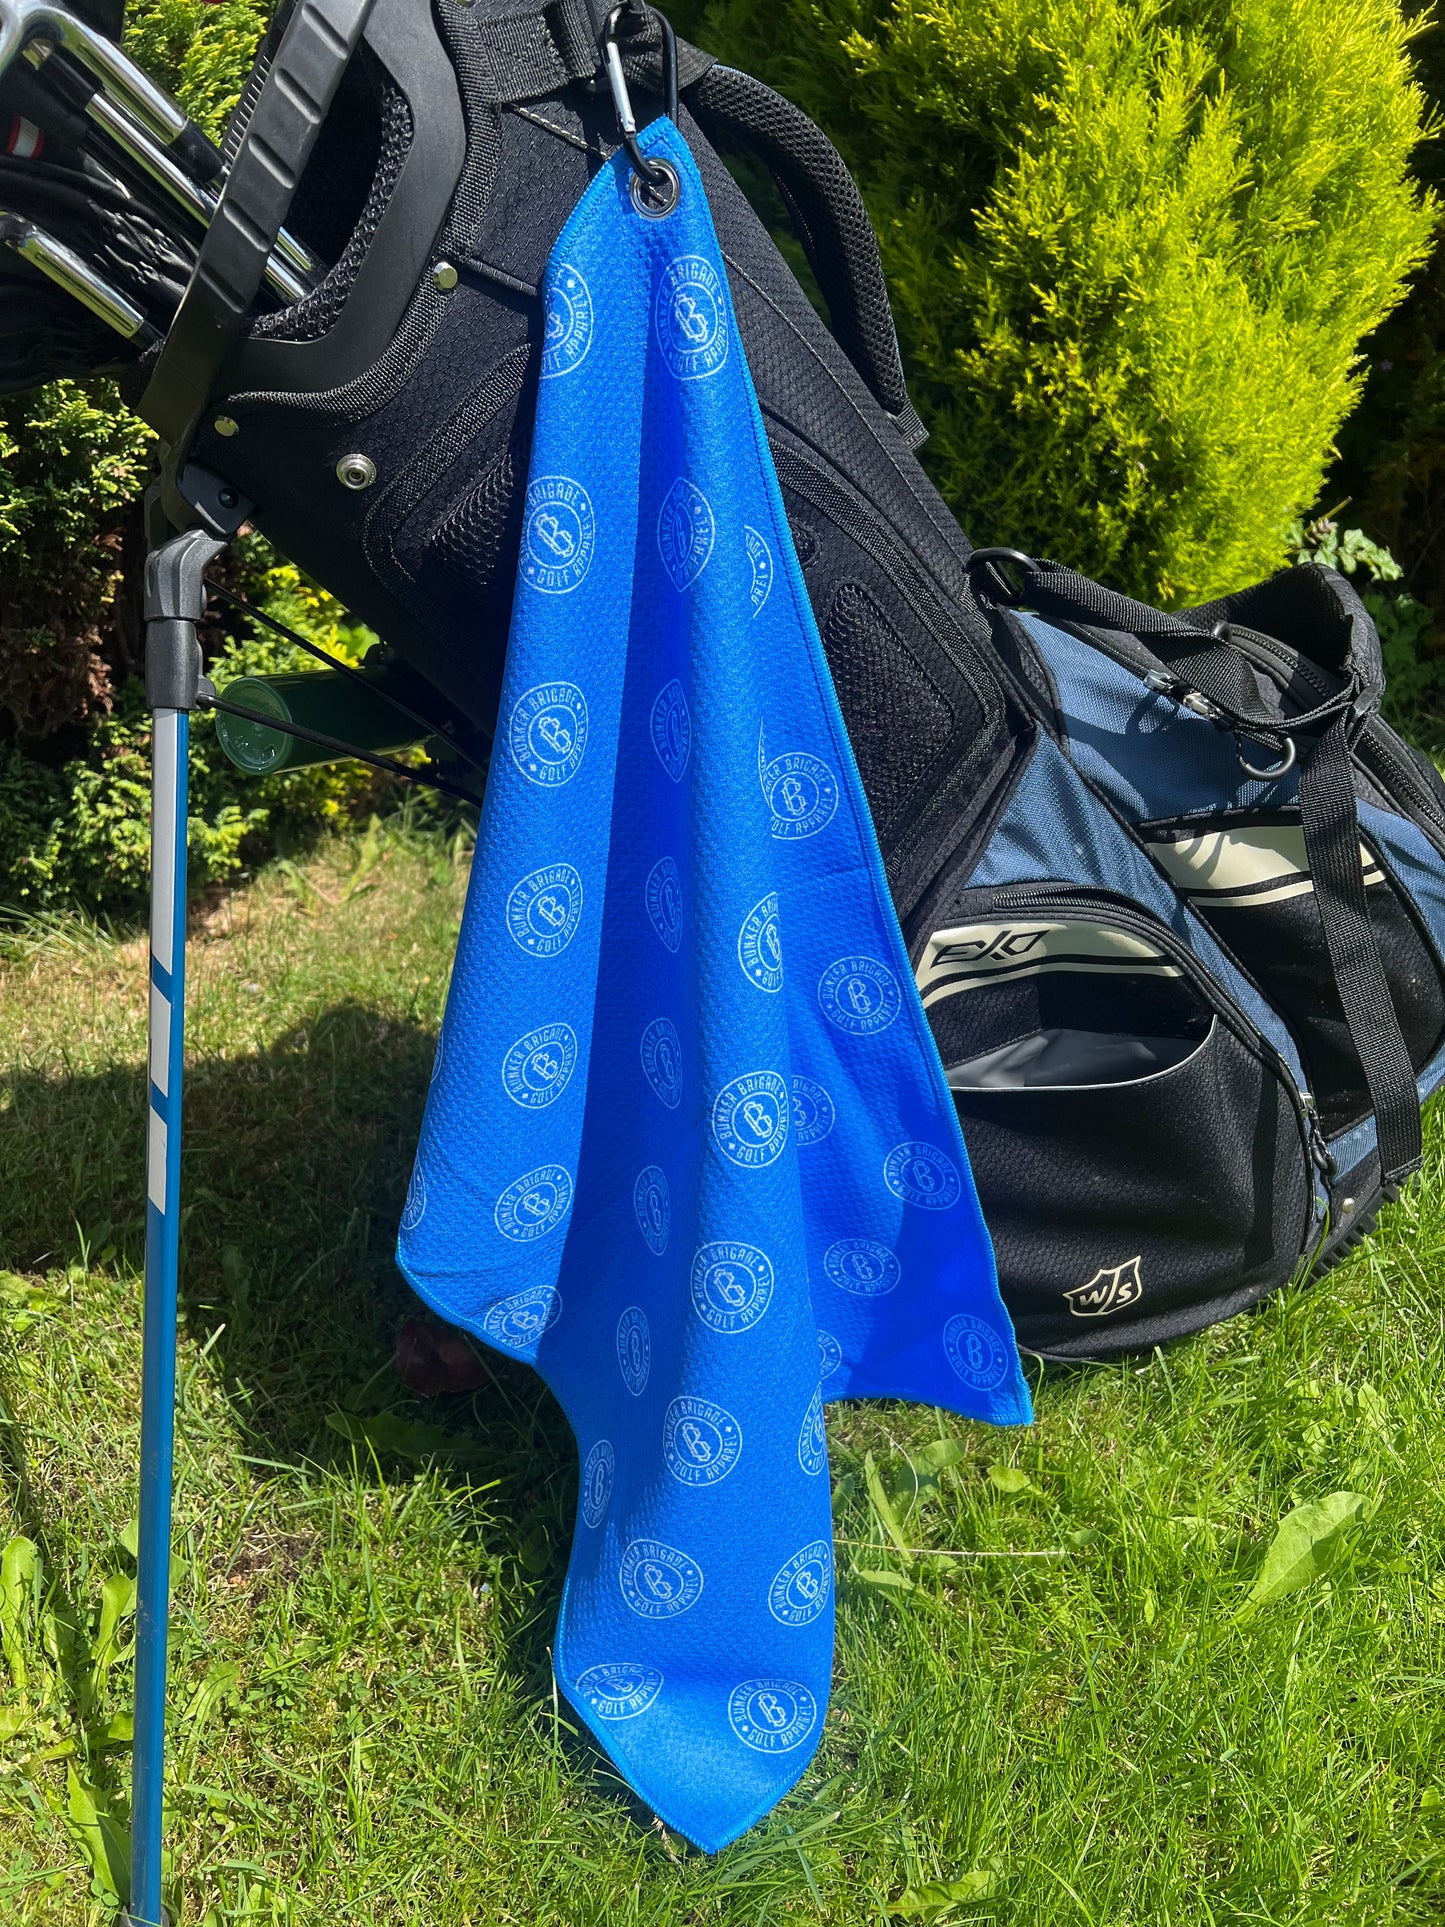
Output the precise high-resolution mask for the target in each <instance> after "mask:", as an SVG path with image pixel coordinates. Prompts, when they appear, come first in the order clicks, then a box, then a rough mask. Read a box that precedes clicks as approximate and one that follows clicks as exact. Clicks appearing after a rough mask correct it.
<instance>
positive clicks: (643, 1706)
mask: <svg viewBox="0 0 1445 1927" xmlns="http://www.w3.org/2000/svg"><path fill="white" fill-rule="evenodd" d="M572 1691H573V1692H574V1693H575V1694H576V1695H577V1697H578V1699H580V1700H585V1701H586V1702H587V1704H588V1705H589V1706H590V1707H591V1708H592V1711H593V1712H594V1713H595V1714H596V1715H597V1717H598V1719H599V1720H634V1719H636V1718H637V1715H638V1714H639V1713H645V1712H646V1711H647V1709H648V1707H649V1706H651V1704H652V1702H653V1701H654V1700H655V1699H656V1698H657V1696H658V1694H659V1693H660V1692H661V1691H662V1674H661V1673H659V1672H658V1670H657V1668H656V1667H655V1666H637V1665H634V1664H633V1663H632V1662H631V1661H630V1660H622V1661H617V1660H614V1661H613V1662H612V1663H611V1664H610V1665H605V1666H589V1667H588V1668H587V1671H586V1672H585V1673H579V1674H578V1676H577V1683H576V1685H575V1686H574V1687H573V1688H572Z"/></svg>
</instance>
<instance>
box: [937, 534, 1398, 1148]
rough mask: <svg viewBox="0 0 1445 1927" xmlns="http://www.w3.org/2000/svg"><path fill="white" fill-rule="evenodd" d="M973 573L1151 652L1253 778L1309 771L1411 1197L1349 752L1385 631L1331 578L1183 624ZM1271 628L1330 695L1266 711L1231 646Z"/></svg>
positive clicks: (1313, 836)
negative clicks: (1237, 635) (1227, 734)
mask: <svg viewBox="0 0 1445 1927" xmlns="http://www.w3.org/2000/svg"><path fill="white" fill-rule="evenodd" d="M1009 568H1014V569H1017V570H1018V572H1019V573H1021V574H1022V577H1023V580H1022V583H1021V584H1020V585H1019V586H1018V587H1014V586H1013V584H1012V583H1011V582H1010V581H1009V579H1008V577H1007V576H1006V575H1005V574H1004V571H1005V570H1006V569H1009ZM970 573H971V575H972V578H973V581H974V584H975V587H976V589H977V590H978V592H979V594H980V595H981V596H982V597H983V598H984V599H985V600H990V599H992V600H993V601H994V602H995V603H996V604H1013V605H1014V606H1022V607H1027V608H1029V609H1032V610H1034V611H1035V612H1037V613H1038V614H1039V615H1041V616H1043V617H1045V618H1046V619H1047V620H1050V621H1055V622H1064V623H1071V624H1076V625H1078V626H1080V627H1082V628H1083V629H1085V630H1086V631H1087V630H1088V629H1090V628H1094V629H1099V630H1102V631H1105V632H1115V633H1122V634H1124V635H1128V636H1134V637H1138V638H1139V639H1140V640H1141V641H1147V643H1148V646H1149V647H1150V648H1151V649H1152V650H1153V651H1154V652H1155V653H1156V654H1157V656H1158V657H1159V660H1160V663H1161V665H1162V668H1163V673H1162V674H1156V675H1155V676H1154V677H1152V678H1151V681H1152V682H1153V683H1154V684H1155V686H1156V687H1158V688H1159V689H1160V691H1161V693H1164V694H1166V695H1168V696H1170V697H1172V698H1173V699H1174V700H1175V701H1179V702H1183V703H1185V704H1187V705H1188V706H1189V707H1191V708H1194V709H1196V710H1197V712H1198V713H1200V714H1202V715H1205V716H1208V717H1209V719H1210V720H1211V721H1213V722H1215V723H1217V724H1218V725H1219V726H1220V727H1221V728H1224V729H1227V730H1229V731H1231V732H1233V734H1234V735H1235V738H1236V741H1237V743H1239V745H1240V762H1241V766H1242V768H1243V769H1245V771H1246V772H1248V773H1256V772H1255V771H1254V768H1253V765H1252V763H1251V761H1250V757H1251V756H1254V755H1257V754H1258V752H1257V751H1255V750H1253V749H1252V748H1251V745H1253V744H1258V743H1263V744H1265V745H1266V746H1267V748H1268V751H1269V752H1270V753H1271V754H1273V755H1275V756H1276V757H1277V758H1278V761H1277V763H1276V764H1275V766H1274V767H1273V768H1272V769H1270V770H1269V771H1267V772H1265V771H1260V772H1258V773H1259V774H1268V775H1271V776H1283V775H1284V774H1285V773H1286V772H1288V771H1289V770H1290V769H1291V768H1292V767H1293V766H1294V764H1295V762H1296V760H1297V759H1298V762H1299V810H1300V824H1301V828H1302V830H1303V832H1304V841H1305V849H1306V851H1307V853H1308V857H1309V865H1310V871H1311V874H1312V876H1313V879H1314V890H1315V895H1316V897H1317V899H1318V902H1319V908H1320V916H1321V920H1322V923H1323V928H1324V937H1325V943H1326V947H1327V950H1328V954H1329V964H1330V970H1331V974H1332V976H1333V978H1334V985H1335V991H1336V994H1337V995H1338V998H1339V1001H1340V1006H1341V1009H1342V1010H1343V1013H1344V1017H1345V1021H1346V1023H1347V1025H1348V1029H1349V1038H1350V1045H1351V1047H1352V1049H1353V1051H1354V1054H1355V1057H1356V1059H1357V1061H1358V1063H1359V1066H1360V1070H1361V1073H1362V1074H1363V1077H1364V1081H1365V1086H1366V1088H1367V1089H1368V1091H1369V1094H1370V1102H1371V1105H1372V1108H1373V1110H1374V1112H1375V1116H1376V1123H1377V1129H1378V1132H1379V1147H1380V1167H1381V1172H1382V1175H1383V1178H1384V1181H1385V1182H1386V1183H1387V1184H1398V1183H1400V1182H1401V1181H1402V1180H1403V1179H1404V1178H1406V1177H1408V1176H1409V1175H1410V1173H1411V1172H1413V1171H1415V1170H1417V1169H1418V1168H1419V1164H1420V1157H1421V1134H1420V1101H1419V1093H1418V1090H1417V1086H1416V1082H1415V1072H1414V1068H1413V1066H1412V1065H1411V1062H1410V1054H1409V1051H1408V1049H1407V1048H1406V1044H1405V1040H1404V1037H1403V1035H1402V1033H1401V1028H1400V1021H1399V1016H1398V1013H1397V1011H1396V1009H1395V1005H1394V1003H1393V1001H1392V999H1391V996H1390V989H1389V984H1388V981H1387V977H1386V972H1385V966H1384V963H1383V961H1382V960H1381V957H1380V950H1379V945H1378V943H1377V941H1376V939H1375V934H1374V931H1373V928H1372V926H1371V922H1370V915H1369V908H1368V904H1367V900H1366V895H1365V880H1364V874H1363V871H1362V868H1361V863H1360V837H1359V825H1358V822H1357V818H1356V810H1355V791H1354V781H1353V776H1352V772H1351V749H1352V745H1353V742H1354V739H1355V737H1356V736H1357V735H1358V733H1359V731H1360V729H1361V727H1362V725H1363V724H1364V722H1365V721H1366V719H1367V718H1368V717H1369V716H1371V715H1372V714H1373V713H1374V712H1375V711H1376V710H1377V709H1378V708H1379V704H1380V698H1381V695H1382V694H1383V690H1384V675H1383V670H1382V667H1381V661H1380V651H1379V643H1378V639H1377V637H1376V635H1375V630H1374V626H1373V624H1372V623H1371V622H1370V620H1369V618H1368V616H1367V614H1366V612H1365V609H1364V606H1363V605H1362V604H1361V603H1360V601H1359V598H1358V597H1357V596H1356V595H1355V593H1354V591H1353V590H1352V589H1351V588H1350V587H1349V584H1348V583H1346V582H1345V581H1344V580H1343V579H1342V578H1341V577H1339V576H1337V575H1335V574H1334V572H1333V571H1330V570H1324V569H1315V568H1301V569H1292V570H1284V571H1281V572H1280V574H1279V575H1277V576H1274V577H1271V578H1270V579H1269V581H1267V582H1264V583H1261V584H1259V585H1257V586H1256V587H1255V588H1253V589H1250V590H1246V591H1243V592H1242V593H1240V594H1238V595H1234V596H1226V597H1223V598H1221V599H1220V600H1219V601H1218V602H1214V603H1211V604H1208V605H1206V606H1204V607H1202V608H1199V609H1193V610H1186V611H1183V612H1182V613H1180V614H1177V615H1172V614H1169V613H1167V612H1165V611H1162V610H1158V609H1153V608H1151V607H1150V606H1149V605H1148V604H1147V603H1143V602H1137V601H1135V600H1134V599H1133V598H1132V597H1131V596H1125V595H1121V594H1119V593H1118V591H1117V590H1114V589H1109V588H1106V587H1104V586H1103V585H1102V584H1100V583H1097V582H1093V581H1091V580H1090V579H1089V578H1088V577H1087V576H1084V575H1081V574H1079V572H1078V571H1077V570H1075V569H1070V568H1067V567H1065V566H1063V565H1061V564H1058V563H1052V562H1034V561H1033V560H1032V559H1031V558H1028V557H1023V556H1019V555H1017V554H1009V553H1008V552H1004V551H998V550H978V551H976V552H975V554H974V555H973V557H972V558H971V559H970ZM1351 605H1353V606H1351ZM1265 614H1268V615H1269V616H1270V617H1271V619H1272V632H1273V633H1274V635H1275V636H1276V637H1277V638H1279V639H1281V640H1289V641H1291V642H1292V643H1293V644H1294V646H1296V647H1299V646H1300V645H1301V644H1302V643H1304V641H1305V640H1306V638H1307V639H1308V642H1309V645H1310V646H1309V647H1308V648H1302V649H1301V653H1303V654H1305V655H1307V656H1308V657H1309V658H1310V659H1312V660H1313V661H1314V662H1316V663H1317V664H1318V666H1319V667H1320V668H1322V669H1325V670H1327V671H1328V672H1329V680H1330V684H1331V687H1330V688H1329V690H1328V692H1327V693H1323V694H1322V695H1321V697H1320V699H1319V700H1317V701H1314V702H1313V703H1309V704H1307V705H1306V706H1304V707H1302V708H1300V709H1298V710H1296V711H1294V712H1292V713H1288V714H1286V713H1284V712H1282V711H1281V710H1280V709H1279V708H1277V707H1276V708H1271V707H1269V706H1267V704H1266V703H1265V701H1264V699H1263V697H1262V694H1261V690H1260V685H1259V682H1258V680H1257V678H1256V676H1255V674H1254V672H1253V670H1252V669H1251V667H1250V663H1249V660H1248V658H1247V657H1246V655H1245V654H1244V653H1243V652H1242V651H1241V650H1240V649H1239V648H1238V647H1236V646H1235V644H1234V642H1233V640H1232V632H1233V631H1234V629H1236V628H1238V629H1239V630H1241V631H1244V630H1246V629H1248V628H1252V625H1251V624H1249V622H1248V621H1247V618H1248V617H1249V616H1254V617H1255V618H1256V620H1258V619H1259V618H1260V616H1261V615H1265ZM1290 631H1293V632H1294V634H1293V636H1290V634H1289V632H1290ZM1282 632H1284V633H1282Z"/></svg>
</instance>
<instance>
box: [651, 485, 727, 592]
mask: <svg viewBox="0 0 1445 1927" xmlns="http://www.w3.org/2000/svg"><path fill="white" fill-rule="evenodd" d="M716 534H717V530H716V528H715V526H714V524H713V519H712V508H711V506H710V505H709V503H708V499H707V497H706V496H705V495H704V494H703V492H702V490H701V489H700V488H696V487H695V486H694V485H693V484H692V483H691V482H690V481H688V479H687V477H686V476H685V475H679V476H678V478H677V480H676V481H675V482H674V483H673V485H672V487H671V488H670V489H669V490H668V491H667V494H666V496H665V497H664V498H663V503H662V507H661V508H660V509H659V510H658V513H657V552H658V554H659V555H660V556H661V557H662V566H663V568H665V569H666V570H667V573H668V574H669V575H670V576H671V577H672V586H673V587H674V588H675V589H676V590H677V591H678V593H679V594H681V592H682V591H683V590H684V589H690V588H691V587H692V585H693V583H694V582H696V581H697V579H698V577H699V576H700V575H701V574H702V572H703V570H704V569H705V568H706V567H707V565H708V560H709V558H710V556H711V555H712V545H713V540H714V537H715V536H716Z"/></svg>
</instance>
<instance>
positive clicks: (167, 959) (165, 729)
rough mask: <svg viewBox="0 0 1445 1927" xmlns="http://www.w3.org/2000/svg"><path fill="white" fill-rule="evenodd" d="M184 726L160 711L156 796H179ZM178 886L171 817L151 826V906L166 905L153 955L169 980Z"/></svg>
mask: <svg viewBox="0 0 1445 1927" xmlns="http://www.w3.org/2000/svg"><path fill="white" fill-rule="evenodd" d="M179 726H180V711H179V710H175V709H158V710H157V711H156V714H155V735H154V738H153V745H154V746H153V748H152V751H151V754H152V756H153V758H154V761H155V782H156V793H157V794H158V795H162V796H171V795H174V794H175V784H176V775H177V762H178V759H177V755H176V742H177V731H178V729H179ZM175 883H176V826H175V823H174V822H173V821H172V819H171V817H170V816H169V815H167V816H164V817H163V818H162V820H161V821H160V822H159V823H154V822H153V823H152V824H151V903H152V905H155V904H163V905H164V906H165V914H163V915H161V916H155V915H152V918H151V952H152V954H153V956H154V957H155V960H156V962H157V963H158V964H159V965H160V967H161V969H162V970H164V971H165V973H166V975H167V976H169V975H170V972H171V964H172V960H173V957H174V952H175V935H176V933H175V929H174V926H173V923H172V918H171V914H170V911H171V905H172V904H173V903H174V901H175Z"/></svg>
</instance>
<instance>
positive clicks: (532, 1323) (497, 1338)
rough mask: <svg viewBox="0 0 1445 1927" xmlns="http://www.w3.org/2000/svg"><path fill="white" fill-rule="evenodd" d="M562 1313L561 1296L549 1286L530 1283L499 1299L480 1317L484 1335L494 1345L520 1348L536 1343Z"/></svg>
mask: <svg viewBox="0 0 1445 1927" xmlns="http://www.w3.org/2000/svg"><path fill="white" fill-rule="evenodd" d="M561 1316H562V1299H561V1295H560V1294H559V1293H558V1292H557V1291H556V1289H555V1288H554V1287H553V1286H551V1285H531V1286H529V1287H528V1288H527V1290H526V1291H515V1292H513V1293H512V1296H511V1297H510V1298H500V1299H498V1301H497V1303H496V1304H495V1305H493V1306H492V1307H491V1308H490V1310H489V1311H488V1312H487V1315H486V1317H485V1318H484V1319H483V1320H482V1331H483V1334H484V1335H485V1336H486V1337H487V1338H489V1339H490V1340H491V1342H492V1343H493V1344H494V1345H507V1346H511V1347H513V1348H515V1349H521V1347H523V1346H525V1345H532V1344H535V1343H536V1341H537V1340H538V1339H539V1338H540V1337H541V1336H542V1334H543V1332H545V1331H550V1330H551V1329H552V1327H553V1326H554V1325H555V1324H556V1322H557V1320H558V1319H559V1318H560V1317H561Z"/></svg>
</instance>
